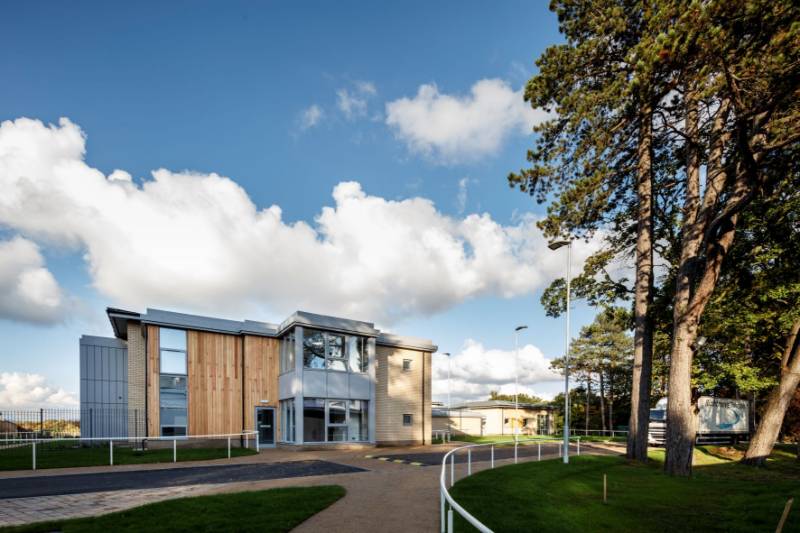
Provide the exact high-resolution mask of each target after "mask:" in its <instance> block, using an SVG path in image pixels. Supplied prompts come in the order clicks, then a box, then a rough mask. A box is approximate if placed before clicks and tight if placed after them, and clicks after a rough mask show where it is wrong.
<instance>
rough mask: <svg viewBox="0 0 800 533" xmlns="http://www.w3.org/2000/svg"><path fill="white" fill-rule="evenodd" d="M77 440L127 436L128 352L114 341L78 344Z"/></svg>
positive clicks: (91, 339)
mask: <svg viewBox="0 0 800 533" xmlns="http://www.w3.org/2000/svg"><path fill="white" fill-rule="evenodd" d="M80 369H81V436H83V437H100V438H105V437H126V436H127V434H128V350H127V347H126V345H125V343H124V342H122V341H119V340H118V339H107V338H103V337H88V336H84V337H83V338H81V341H80Z"/></svg>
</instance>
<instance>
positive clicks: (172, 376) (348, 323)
mask: <svg viewBox="0 0 800 533" xmlns="http://www.w3.org/2000/svg"><path fill="white" fill-rule="evenodd" d="M107 314H108V317H109V320H110V321H111V325H112V329H113V330H114V338H113V339H104V338H100V337H87V336H84V337H82V338H81V384H82V395H81V403H82V407H84V406H85V405H87V406H88V404H89V401H90V399H91V401H92V402H93V403H92V406H93V407H95V409H97V411H95V412H100V411H102V409H103V408H104V407H106V406H105V405H104V404H103V402H104V400H103V397H102V395H101V396H100V397H99V398H100V399H99V400H98V396H97V395H93V396H91V397H90V395H89V394H88V393H89V385H90V384H93V386H95V387H96V383H98V382H99V381H102V380H103V378H104V372H106V369H107V368H110V366H109V364H106V363H105V362H104V361H103V357H105V356H106V355H104V354H106V353H108V354H110V353H111V352H110V351H108V350H107V351H106V352H104V351H103V349H102V348H99V347H102V346H103V345H109V346H111V345H113V346H115V351H114V355H113V357H114V361H115V370H114V377H115V378H116V379H119V380H121V381H123V382H124V390H125V405H126V409H127V413H126V419H125V420H124V421H121V420H115V421H113V424H114V428H116V429H119V428H123V427H124V428H125V430H126V431H127V435H115V436H124V437H131V436H134V437H154V436H162V437H183V436H187V435H219V434H231V433H239V432H241V431H243V430H257V431H258V432H259V437H260V441H261V443H262V444H264V445H266V446H268V445H271V444H275V443H283V444H287V445H326V446H327V445H337V444H339V445H343V444H377V445H396V444H422V443H429V442H430V435H431V354H432V353H433V352H435V351H436V346H434V345H433V344H432V343H431V341H428V340H424V339H417V338H413V337H404V336H398V335H392V334H388V333H385V332H381V331H379V330H378V329H376V328H375V326H374V324H372V323H369V322H361V321H356V320H349V319H343V318H336V317H330V316H324V315H317V314H313V313H306V312H302V311H298V312H296V313H294V314H293V315H292V316H290V317H289V318H288V319H286V320H285V321H284V322H283V323H281V324H268V323H264V322H256V321H250V320H245V321H235V320H226V319H219V318H211V317H203V316H197V315H188V314H183V313H174V312H170V311H163V310H158V309H148V310H147V311H146V312H145V313H136V312H132V311H125V310H122V309H111V308H109V309H108V310H107ZM123 351H124V354H123V353H122V352H123ZM89 353H91V354H92V361H91V363H92V364H89V360H88V357H89V356H88V355H86V356H84V354H89ZM108 357H111V356H110V355H108ZM98 358H99V359H98ZM84 360H86V364H84ZM123 361H124V364H123ZM84 383H85V384H86V391H87V395H86V397H84V394H83V391H84V389H83V385H84ZM120 390H122V389H120ZM117 396H119V395H117ZM108 400H109V401H110V398H108ZM118 404H121V401H120V402H118ZM107 407H108V408H109V409H111V408H112V405H110V404H109V405H108V406H107ZM83 411H84V409H82V412H83ZM82 426H83V424H82ZM87 427H88V426H87ZM87 436H88V435H87ZM97 436H111V435H97Z"/></svg>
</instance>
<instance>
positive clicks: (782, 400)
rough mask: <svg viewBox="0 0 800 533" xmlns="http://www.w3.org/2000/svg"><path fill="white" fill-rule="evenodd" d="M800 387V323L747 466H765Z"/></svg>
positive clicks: (747, 456)
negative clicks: (798, 386)
mask: <svg viewBox="0 0 800 533" xmlns="http://www.w3.org/2000/svg"><path fill="white" fill-rule="evenodd" d="M798 384H800V320H797V321H795V323H794V324H793V325H792V330H791V333H789V336H788V337H787V339H786V349H785V350H784V352H783V360H782V361H781V379H780V381H779V382H778V384H777V385H776V386H775V387H773V389H772V391H771V392H770V394H769V399H768V400H767V408H766V409H765V410H764V414H763V416H762V417H761V423H760V424H759V425H758V429H757V430H756V434H755V436H754V437H753V439H752V440H751V441H750V446H749V447H748V448H747V453H745V456H744V459H742V462H743V463H745V464H750V465H754V466H764V464H765V463H766V460H767V457H769V456H770V454H771V453H772V447H773V446H774V444H775V441H776V440H777V438H778V432H779V431H780V430H781V426H782V425H783V418H784V416H786V410H787V409H788V408H789V404H790V403H791V402H792V398H794V394H795V391H796V390H797V385H798ZM798 452H800V444H798Z"/></svg>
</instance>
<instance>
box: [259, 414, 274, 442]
mask: <svg viewBox="0 0 800 533" xmlns="http://www.w3.org/2000/svg"><path fill="white" fill-rule="evenodd" d="M256 431H258V443H259V444H260V445H261V446H272V445H274V444H275V409H273V408H272V407H256Z"/></svg>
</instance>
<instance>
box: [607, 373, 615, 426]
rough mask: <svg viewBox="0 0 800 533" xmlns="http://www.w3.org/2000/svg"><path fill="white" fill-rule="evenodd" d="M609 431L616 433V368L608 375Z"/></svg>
mask: <svg viewBox="0 0 800 533" xmlns="http://www.w3.org/2000/svg"><path fill="white" fill-rule="evenodd" d="M608 429H610V430H611V431H614V367H613V366H612V367H611V371H610V372H609V373H608Z"/></svg>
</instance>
